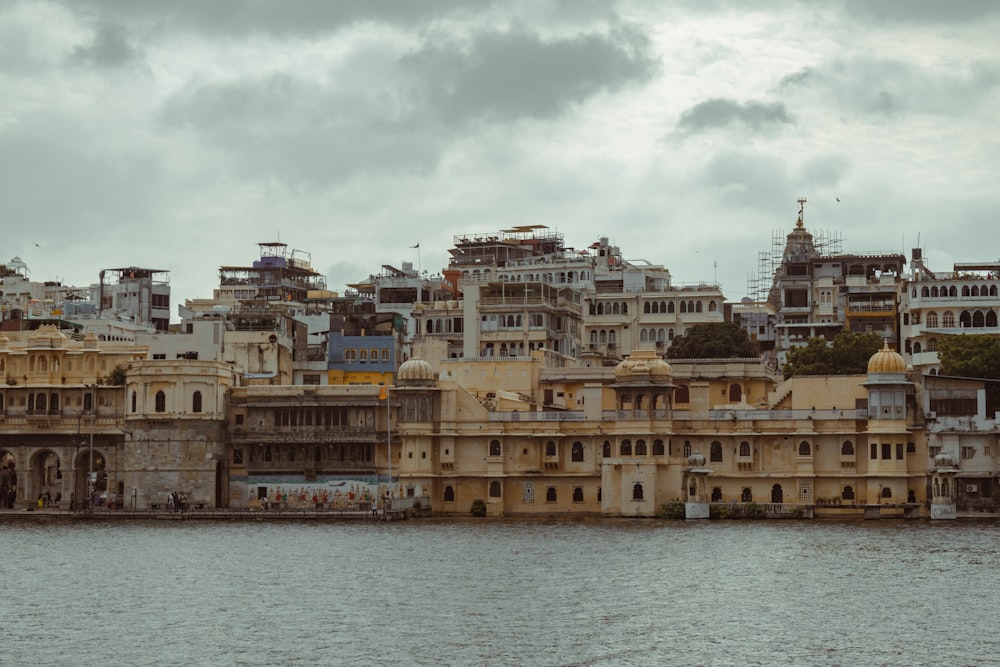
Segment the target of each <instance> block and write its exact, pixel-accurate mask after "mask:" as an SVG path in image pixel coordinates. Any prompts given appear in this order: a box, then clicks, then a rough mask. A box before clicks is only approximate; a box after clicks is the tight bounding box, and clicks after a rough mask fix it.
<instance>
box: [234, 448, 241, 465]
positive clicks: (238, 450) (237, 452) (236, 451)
mask: <svg viewBox="0 0 1000 667" xmlns="http://www.w3.org/2000/svg"><path fill="white" fill-rule="evenodd" d="M233 464H235V465H243V448H242V447H234V448H233Z"/></svg>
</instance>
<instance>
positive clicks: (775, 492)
mask: <svg viewBox="0 0 1000 667" xmlns="http://www.w3.org/2000/svg"><path fill="white" fill-rule="evenodd" d="M771 502H772V503H783V502H785V492H784V491H782V489H781V484H775V485H774V486H772V487H771Z"/></svg>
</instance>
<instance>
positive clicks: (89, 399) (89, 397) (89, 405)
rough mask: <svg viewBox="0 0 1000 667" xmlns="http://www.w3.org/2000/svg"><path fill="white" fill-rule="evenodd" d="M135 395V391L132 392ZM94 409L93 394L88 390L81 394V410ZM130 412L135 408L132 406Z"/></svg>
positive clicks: (88, 410)
mask: <svg viewBox="0 0 1000 667" xmlns="http://www.w3.org/2000/svg"><path fill="white" fill-rule="evenodd" d="M132 395H133V396H135V392H133V393H132ZM93 409H94V395H93V394H92V393H90V392H89V391H88V392H87V393H86V394H84V395H83V411H84V412H90V411H91V410H93ZM132 412H135V408H132Z"/></svg>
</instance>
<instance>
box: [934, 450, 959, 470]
mask: <svg viewBox="0 0 1000 667" xmlns="http://www.w3.org/2000/svg"><path fill="white" fill-rule="evenodd" d="M934 467H935V468H954V467H955V457H954V456H952V455H951V454H949V453H948V452H941V453H940V454H938V455H937V456H935V457H934Z"/></svg>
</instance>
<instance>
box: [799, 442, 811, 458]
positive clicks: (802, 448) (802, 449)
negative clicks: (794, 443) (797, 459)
mask: <svg viewBox="0 0 1000 667" xmlns="http://www.w3.org/2000/svg"><path fill="white" fill-rule="evenodd" d="M799 456H812V448H811V447H810V446H809V443H808V442H807V441H805V440H803V441H802V442H800V443H799Z"/></svg>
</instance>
